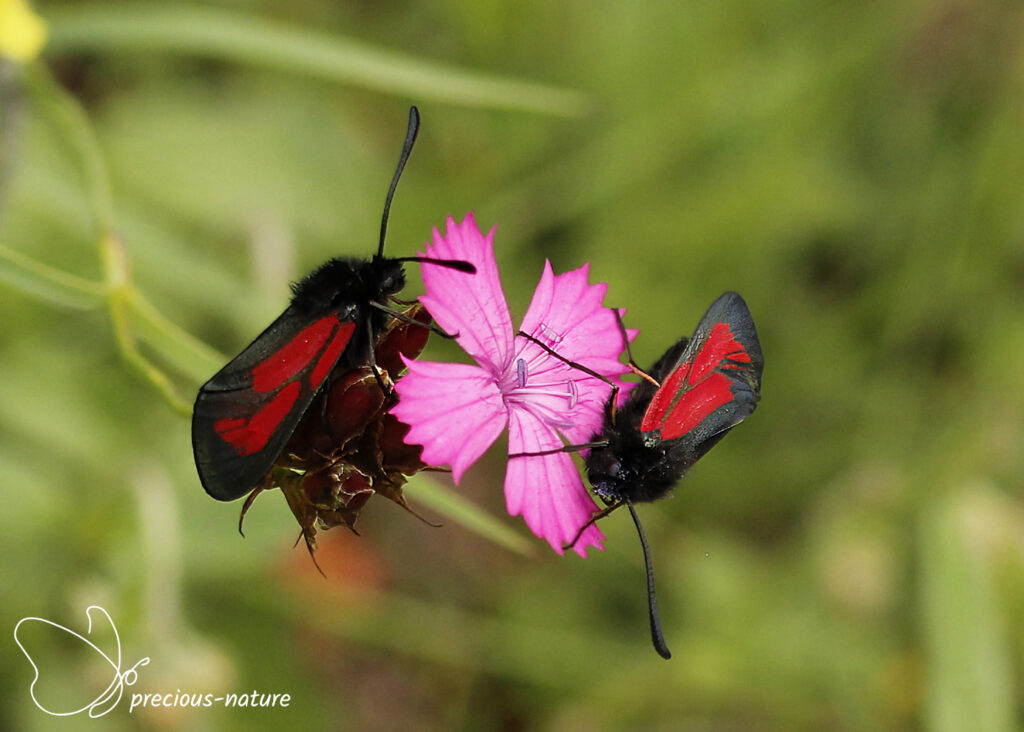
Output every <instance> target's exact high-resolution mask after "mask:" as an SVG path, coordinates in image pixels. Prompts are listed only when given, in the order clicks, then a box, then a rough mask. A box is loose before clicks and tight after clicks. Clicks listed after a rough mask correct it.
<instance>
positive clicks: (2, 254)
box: [0, 244, 108, 310]
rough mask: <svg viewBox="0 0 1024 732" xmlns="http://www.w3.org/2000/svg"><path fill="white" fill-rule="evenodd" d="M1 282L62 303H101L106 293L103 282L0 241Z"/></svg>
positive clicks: (77, 305) (89, 305) (76, 305)
mask: <svg viewBox="0 0 1024 732" xmlns="http://www.w3.org/2000/svg"><path fill="white" fill-rule="evenodd" d="M0 282H4V283H6V284H8V285H10V286H11V287H13V288H15V289H17V290H20V291H21V292H22V293H24V294H26V295H28V296H29V297H34V298H39V299H40V300H44V301H46V302H49V303H51V304H53V305H58V306H60V307H70V308H80V309H83V310H84V309H89V308H94V307H99V306H100V305H102V304H103V300H104V299H105V298H106V297H107V291H108V289H107V287H106V286H105V285H103V284H101V283H98V282H93V281H92V280H87V279H85V278H83V277H78V276H77V275H73V274H70V273H68V272H64V271H63V270H60V269H57V268H56V267H51V266H50V265H48V264H45V263H43V262H39V261H37V260H35V259H33V258H32V257H29V256H28V255H25V254H22V253H21V252H19V251H17V250H15V249H10V248H9V247H6V246H4V245H3V244H0Z"/></svg>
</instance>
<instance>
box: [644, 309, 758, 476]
mask: <svg viewBox="0 0 1024 732" xmlns="http://www.w3.org/2000/svg"><path fill="white" fill-rule="evenodd" d="M680 348H681V349H682V352H681V353H679V355H678V358H676V359H675V360H674V361H668V360H667V359H666V358H663V359H662V361H661V362H659V364H658V365H657V366H656V367H655V370H656V371H659V372H661V373H655V374H654V377H655V378H656V379H659V380H660V381H661V387H660V388H659V389H658V390H657V391H655V393H654V396H653V397H652V398H651V402H650V404H649V405H648V406H647V410H646V412H645V413H644V416H643V420H642V421H641V424H640V431H641V432H644V433H651V432H655V431H657V432H658V434H659V435H660V437H661V439H662V440H664V441H667V442H670V443H672V444H671V447H670V449H671V450H672V451H673V452H677V453H679V454H678V459H679V460H680V461H681V462H682V463H683V464H685V465H692V464H693V463H694V462H696V461H697V460H698V459H699V458H700V457H702V456H703V455H704V454H705V453H706V452H707V451H708V450H710V449H711V448H712V447H713V446H714V445H715V443H717V442H718V441H719V440H720V439H721V438H722V437H723V436H724V435H725V433H726V432H728V431H729V430H730V429H731V428H732V427H734V426H736V425H737V424H739V423H740V422H742V421H743V420H744V419H746V418H747V417H749V416H750V414H751V413H752V412H753V411H754V408H755V407H756V406H757V402H758V400H759V399H760V397H761V395H760V390H761V372H762V370H763V369H764V356H763V355H762V354H761V344H760V341H758V338H757V330H756V329H755V328H754V320H753V318H752V317H751V315H750V310H749V309H748V308H747V304H746V303H745V302H744V301H743V298H742V297H740V296H739V295H738V294H737V293H735V292H727V293H725V294H724V295H722V296H721V297H719V298H718V299H717V300H715V302H714V303H712V304H711V307H710V308H708V311H707V312H706V313H705V314H704V317H703V318H701V321H700V323H699V324H698V325H697V330H696V332H695V333H694V334H693V337H692V338H690V339H689V342H686V341H685V340H684V341H681V342H680V343H678V344H677V345H676V347H674V348H673V349H670V351H669V353H668V354H666V356H667V357H670V354H672V352H673V351H676V352H677V353H678V351H679V349H680Z"/></svg>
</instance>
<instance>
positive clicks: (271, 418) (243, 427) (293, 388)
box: [213, 381, 302, 457]
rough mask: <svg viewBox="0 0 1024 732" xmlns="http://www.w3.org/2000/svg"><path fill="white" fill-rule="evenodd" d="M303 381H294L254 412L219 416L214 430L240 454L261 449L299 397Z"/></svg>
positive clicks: (248, 453) (243, 454) (244, 454)
mask: <svg viewBox="0 0 1024 732" xmlns="http://www.w3.org/2000/svg"><path fill="white" fill-rule="evenodd" d="M301 391H302V385H301V384H300V383H299V382H298V381H293V382H292V383H290V384H288V385H287V386H285V387H284V388H282V389H281V391H279V392H278V393H277V394H275V395H274V398H273V399H271V400H270V401H269V402H267V403H266V404H265V405H263V407H261V408H260V410H259V411H257V412H256V413H255V414H254V415H252V416H251V417H249V418H248V419H246V418H240V419H219V420H217V421H216V422H214V423H213V429H214V431H215V432H216V433H217V434H218V435H220V437H221V439H222V440H224V441H225V442H227V443H228V444H230V445H231V446H232V447H234V448H235V450H236V451H237V452H238V454H239V455H241V456H243V457H244V456H246V455H252V454H254V453H257V452H259V451H260V450H262V449H263V448H264V446H266V444H267V442H269V440H270V437H271V435H273V434H274V431H275V430H276V429H277V427H278V425H279V424H281V420H282V419H284V418H285V417H286V416H287V415H288V412H290V411H291V409H292V407H293V406H294V405H295V400H296V399H298V398H299V393H300V392H301Z"/></svg>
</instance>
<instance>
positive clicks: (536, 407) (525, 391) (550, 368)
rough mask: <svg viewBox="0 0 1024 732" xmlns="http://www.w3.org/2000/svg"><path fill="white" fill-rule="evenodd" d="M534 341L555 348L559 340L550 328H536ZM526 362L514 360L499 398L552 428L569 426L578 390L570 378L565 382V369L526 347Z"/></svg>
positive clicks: (544, 353) (552, 358)
mask: <svg viewBox="0 0 1024 732" xmlns="http://www.w3.org/2000/svg"><path fill="white" fill-rule="evenodd" d="M537 333H538V340H544V341H548V342H550V343H552V344H553V345H554V344H557V343H558V342H559V341H561V340H562V338H561V336H560V335H558V334H557V333H555V332H553V331H552V330H551V329H550V328H547V327H546V326H544V325H540V326H539V327H538V328H537ZM523 352H524V353H525V354H528V355H529V358H523V357H518V358H516V359H515V361H514V362H513V363H514V368H512V369H509V371H508V372H506V376H505V378H504V379H503V381H504V384H503V387H504V388H503V389H502V394H503V396H504V398H505V402H506V404H509V405H514V406H518V407H521V408H524V409H528V410H529V411H530V412H532V413H533V414H534V415H535V416H536V417H538V418H539V419H542V420H543V421H545V422H547V423H548V424H550V425H551V426H553V427H560V428H563V429H564V428H568V427H572V426H573V421H572V419H571V418H570V417H571V414H570V413H571V411H572V410H573V409H575V408H576V405H577V404H578V403H579V387H577V386H576V381H575V380H574V379H572V378H566V376H567V373H566V369H567V368H571V367H568V366H567V364H565V363H564V362H563V361H560V360H559V359H558V358H556V357H554V356H552V355H551V354H550V353H548V352H547V351H544V350H543V349H540V348H537V347H536V345H535V344H534V347H533V348H530V347H529V346H527V347H525V348H524V351H523Z"/></svg>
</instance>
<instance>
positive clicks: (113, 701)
mask: <svg viewBox="0 0 1024 732" xmlns="http://www.w3.org/2000/svg"><path fill="white" fill-rule="evenodd" d="M93 610H98V611H99V612H101V613H103V617H105V618H106V619H107V622H108V623H110V628H111V629H112V630H113V631H114V640H115V641H116V642H117V661H116V662H115V661H113V660H111V658H110V656H108V655H107V654H106V653H104V652H103V651H102V650H100V648H99V647H98V646H97V645H96V644H95V643H93V642H92V641H90V640H89V639H88V638H86V637H85V636H83V635H79V634H78V633H76V632H75V631H73V630H71V629H70V628H65V627H64V626H63V625H58V624H57V623H55V622H53V621H52V620H46V619H45V618H22V619H21V620H19V621H18V624H17V625H15V626H14V642H15V643H17V644H18V648H20V649H21V652H22V653H24V654H25V658H27V659H28V662H29V663H30V664H31V665H32V670H33V671H34V672H35V676H34V677H33V679H32V685H31V686H29V689H28V692H29V694H30V695H31V697H32V701H33V702H34V703H35V705H36V706H37V707H39V709H40V711H43V712H46V713H47V714H49V715H51V716H54V717H69V716H72V715H74V714H81V713H82V712H84V711H86V710H88V711H89V716H90V717H92V718H93V719H96V718H97V717H102V716H103V715H105V714H107V713H108V712H109V711H110V710H112V709H113V708H114V707H116V706H117V704H118V702H120V701H121V695H122V694H123V693H124V687H125V686H132V685H134V684H135V682H136V681H138V680H139V674H138V672H137V671H136V670H135V669H137V668H138V667H139V666H145V665H147V664H148V663H149V657H148V656H147V657H146V658H143V659H141V660H140V661H138V662H137V663H136V664H135V665H134V666H132V667H131V668H130V669H128V670H127V671H124V672H122V671H121V636H120V635H119V634H118V632H117V626H115V625H114V621H113V620H112V619H111V617H110V613H108V612H107V611H106V610H104V609H103V608H101V607H100V606H99V605H90V606H89V607H87V608H86V610H85V617H86V618H88V620H89V625H88V627H87V628H86V631H85V632H86V633H89V634H91V633H92V620H93V618H92V611H93ZM30 622H35V623H43V624H45V625H49V626H51V627H53V628H56V629H57V630H62V631H64V632H65V633H68V634H69V635H72V636H74V637H75V638H78V639H79V640H81V641H82V642H83V643H86V644H88V645H89V647H91V648H92V649H93V650H94V651H96V653H98V654H99V655H100V656H101V657H102V658H103V660H105V661H106V662H107V663H109V664H110V667H111V669H113V672H114V676H113V678H112V679H111V681H110V685H109V686H107V688H106V689H104V690H103V691H102V692H100V695H99V696H98V697H96V699H94V700H93V701H92V702H90V703H89V704H86V705H85V706H84V707H82V708H80V709H75V710H74V711H70V712H55V711H51V710H49V709H47V708H46V707H44V706H43V705H42V704H40V703H39V700H38V699H36V693H35V688H36V682H37V681H39V667H38V666H36V662H35V661H34V660H32V656H30V655H29V652H28V651H27V650H25V646H23V645H22V644H21V640H20V639H19V638H18V630H19V629H20V628H21V626H22V625H24V624H25V623H30Z"/></svg>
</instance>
